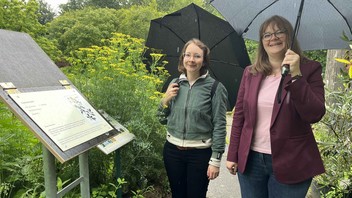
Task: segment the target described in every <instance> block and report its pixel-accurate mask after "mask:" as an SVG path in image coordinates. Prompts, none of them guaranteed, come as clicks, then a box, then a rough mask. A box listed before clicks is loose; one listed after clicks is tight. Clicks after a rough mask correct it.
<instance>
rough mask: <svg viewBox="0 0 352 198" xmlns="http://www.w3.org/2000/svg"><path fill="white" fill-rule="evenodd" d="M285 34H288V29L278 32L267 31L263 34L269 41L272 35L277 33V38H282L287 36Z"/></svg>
mask: <svg viewBox="0 0 352 198" xmlns="http://www.w3.org/2000/svg"><path fill="white" fill-rule="evenodd" d="M285 34H286V30H278V31H276V32H274V33H268V32H267V33H265V34H263V38H262V39H263V40H264V41H269V40H270V39H271V38H272V37H273V35H275V37H276V38H282V37H284V36H285Z"/></svg>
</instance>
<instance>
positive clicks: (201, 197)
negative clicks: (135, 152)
mask: <svg viewBox="0 0 352 198" xmlns="http://www.w3.org/2000/svg"><path fill="white" fill-rule="evenodd" d="M163 154H164V165H165V169H166V172H167V176H168V178H169V183H170V187H171V193H172V197H173V198H205V197H206V193H207V190H208V184H209V180H208V176H207V170H208V162H209V159H210V157H211V148H206V149H193V150H179V149H178V148H177V147H176V146H175V145H173V144H171V143H169V142H168V141H166V143H165V145H164V153H163Z"/></svg>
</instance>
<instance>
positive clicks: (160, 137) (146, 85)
mask: <svg viewBox="0 0 352 198" xmlns="http://www.w3.org/2000/svg"><path fill="white" fill-rule="evenodd" d="M102 42H103V43H104V46H102V47H100V46H92V47H90V48H81V49H80V50H78V51H75V52H74V53H72V58H71V59H70V62H71V64H72V66H71V67H67V68H63V71H64V72H65V73H66V75H67V76H68V77H69V78H70V79H71V81H72V82H73V83H74V85H75V86H76V87H77V88H78V89H79V90H80V91H81V92H82V93H83V94H84V95H85V96H86V97H87V98H88V100H89V101H90V102H91V103H92V104H93V106H95V107H96V108H97V109H101V110H104V111H105V112H107V113H108V114H109V115H110V116H112V117H113V118H114V119H116V120H118V121H119V122H120V123H121V124H123V125H124V126H125V127H126V128H128V130H129V131H130V132H132V133H134V134H135V135H136V139H135V140H134V141H132V142H131V143H129V144H127V145H126V146H124V147H123V148H121V149H120V151H121V162H122V177H123V178H125V179H126V180H127V181H128V182H129V183H128V185H126V187H125V188H124V192H129V191H130V190H129V189H145V188H147V187H148V186H149V185H151V184H156V185H163V183H167V182H166V174H165V171H164V168H163V163H162V156H161V154H162V147H163V142H164V141H165V127H164V126H162V125H161V124H160V123H159V121H158V120H157V118H156V116H155V115H156V110H157V106H158V104H159V101H160V99H161V96H162V94H161V93H160V91H159V90H160V88H161V86H162V84H163V83H164V81H165V79H166V78H167V77H168V75H169V74H168V73H167V71H166V70H165V68H164V64H166V62H161V61H162V55H160V54H152V57H154V59H153V60H154V62H153V64H152V65H151V66H150V71H148V70H147V69H146V65H145V64H144V63H143V61H144V59H143V54H144V52H145V50H146V48H145V47H144V40H142V39H136V38H133V37H130V36H128V35H124V34H121V33H114V34H113V36H112V38H111V39H106V40H103V41H102ZM155 61H157V62H155ZM109 156H110V157H107V156H105V157H104V156H102V155H101V154H100V155H96V156H95V157H94V158H92V157H91V160H92V161H96V162H99V164H97V166H98V165H101V164H106V166H100V167H97V166H94V167H95V168H99V170H101V171H100V173H101V174H100V175H99V176H100V177H102V176H104V177H105V178H106V181H108V180H110V179H109V178H110V177H111V176H112V170H113V169H112V168H114V167H113V166H111V164H112V162H113V160H112V159H111V155H109ZM109 164H110V166H109ZM104 170H105V171H104ZM104 172H105V174H104ZM106 181H105V182H97V184H98V183H107V182H106ZM92 183H95V182H94V178H93V180H92Z"/></svg>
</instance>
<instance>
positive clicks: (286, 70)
mask: <svg viewBox="0 0 352 198" xmlns="http://www.w3.org/2000/svg"><path fill="white" fill-rule="evenodd" d="M289 72H290V65H288V64H284V65H283V66H282V70H281V75H282V77H285V76H287V74H288V73H289Z"/></svg>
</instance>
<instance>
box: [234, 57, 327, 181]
mask: <svg viewBox="0 0 352 198" xmlns="http://www.w3.org/2000/svg"><path fill="white" fill-rule="evenodd" d="M249 68H250V67H246V69H245V71H244V73H243V76H242V80H241V85H240V88H239V91H238V94H237V95H238V96H237V102H236V106H235V113H234V116H233V122H232V129H231V136H230V145H229V150H228V155H227V160H228V161H231V162H236V163H238V171H239V172H241V173H243V172H244V171H245V169H246V163H247V158H248V154H249V151H250V146H251V141H252V137H253V130H254V126H255V124H256V116H257V99H258V92H259V87H260V84H261V82H262V79H263V78H264V75H263V74H260V73H257V74H256V75H254V74H251V73H250V72H249ZM300 68H301V73H302V75H303V77H302V78H300V79H298V80H296V81H294V82H292V78H291V76H290V75H287V76H286V77H285V79H284V84H283V87H284V89H283V90H282V96H281V101H282V102H281V103H280V104H279V103H278V102H277V100H276V99H275V103H274V108H273V113H272V117H271V126H270V140H271V152H272V161H273V171H274V175H275V178H276V179H277V180H278V181H280V182H281V183H285V184H294V183H298V182H301V181H304V180H306V179H308V178H311V177H314V176H315V175H318V174H321V173H324V171H325V170H324V166H323V162H322V160H321V157H320V153H319V150H318V147H317V143H316V141H315V138H314V135H313V132H312V128H311V124H312V123H315V122H318V121H319V120H320V119H321V118H322V117H323V116H324V114H325V97H324V83H323V79H322V75H321V74H322V67H321V64H320V63H318V62H316V61H312V60H307V59H304V62H301V66H300ZM275 98H276V97H275Z"/></svg>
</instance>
